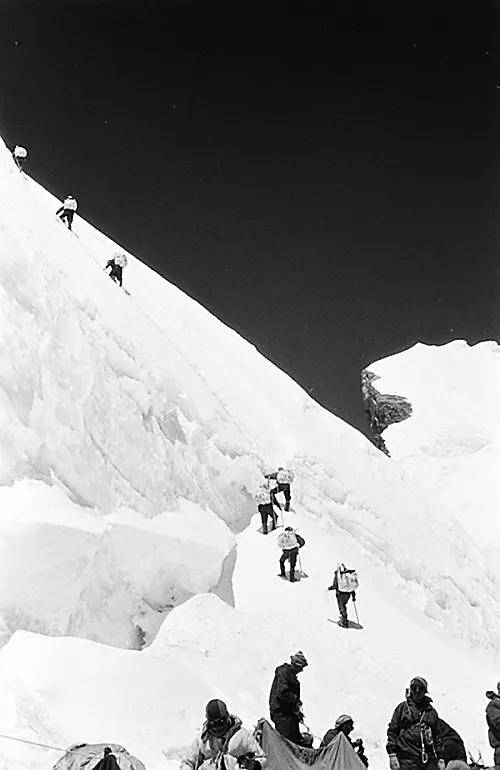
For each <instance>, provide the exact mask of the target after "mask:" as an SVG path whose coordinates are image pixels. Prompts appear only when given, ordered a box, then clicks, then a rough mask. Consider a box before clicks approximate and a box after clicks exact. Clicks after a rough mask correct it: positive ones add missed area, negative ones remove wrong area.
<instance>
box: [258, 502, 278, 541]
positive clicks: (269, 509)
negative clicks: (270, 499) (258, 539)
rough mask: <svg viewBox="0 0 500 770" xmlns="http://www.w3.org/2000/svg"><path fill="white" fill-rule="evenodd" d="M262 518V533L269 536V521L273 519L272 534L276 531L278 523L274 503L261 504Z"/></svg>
mask: <svg viewBox="0 0 500 770" xmlns="http://www.w3.org/2000/svg"><path fill="white" fill-rule="evenodd" d="M259 513H260V518H261V520H262V533H263V534H264V535H267V520H268V518H269V517H271V532H272V531H273V529H276V525H277V523H278V517H277V516H276V513H275V511H274V508H273V504H272V503H261V504H260V505H259Z"/></svg>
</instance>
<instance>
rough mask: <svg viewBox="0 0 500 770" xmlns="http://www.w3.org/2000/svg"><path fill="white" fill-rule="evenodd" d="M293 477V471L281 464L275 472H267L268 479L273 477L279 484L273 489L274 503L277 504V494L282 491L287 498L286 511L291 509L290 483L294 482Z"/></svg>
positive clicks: (272, 498)
mask: <svg viewBox="0 0 500 770" xmlns="http://www.w3.org/2000/svg"><path fill="white" fill-rule="evenodd" d="M293 478H294V476H293V471H291V470H288V469H287V468H282V467H281V466H280V467H279V468H278V470H277V471H276V472H275V473H268V474H266V479H273V480H276V481H277V485H276V486H275V487H274V488H273V489H271V500H272V501H273V503H275V504H277V503H276V495H277V494H279V493H280V492H283V495H284V498H285V511H289V510H290V500H291V494H290V484H291V483H292V481H293Z"/></svg>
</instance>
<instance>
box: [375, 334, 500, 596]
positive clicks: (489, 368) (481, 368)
mask: <svg viewBox="0 0 500 770" xmlns="http://www.w3.org/2000/svg"><path fill="white" fill-rule="evenodd" d="M369 370H370V371H371V372H373V373H374V374H375V375H376V376H377V379H376V380H375V381H374V382H373V387H375V388H376V389H377V390H378V391H379V392H380V393H397V394H399V395H400V396H403V397H404V398H405V399H408V400H409V401H410V403H411V405H412V415H411V417H410V418H409V419H407V420H405V421H404V422H399V423H398V424H394V425H391V426H390V427H388V428H387V430H386V431H385V432H384V434H383V438H384V440H385V442H386V444H387V446H388V448H389V451H390V454H391V456H392V457H393V458H394V459H396V460H398V461H399V463H400V465H401V467H402V468H404V469H405V471H406V472H408V473H411V475H412V476H413V477H414V478H415V479H416V480H417V482H418V483H419V484H421V485H422V486H423V487H424V488H425V489H426V490H428V491H429V493H430V495H431V496H432V499H433V500H434V506H435V507H436V508H439V509H442V510H445V511H447V512H449V513H451V514H452V515H453V516H455V517H456V518H457V519H458V520H459V521H460V522H461V523H462V525H463V526H464V528H465V529H466V530H467V532H468V534H469V535H470V536H471V538H473V540H474V541H475V542H476V543H477V544H478V545H479V546H480V547H481V551H482V553H483V554H486V553H488V554H489V557H490V567H491V569H492V570H496V571H497V572H499V571H500V567H499V564H500V561H499V557H500V545H499V543H500V517H499V516H498V511H499V510H500V484H499V483H498V479H499V475H498V469H499V468H500V399H499V396H498V393H499V387H500V346H499V345H498V344H497V343H496V342H481V343H478V344H476V345H472V346H470V345H468V344H467V343H466V342H464V341H463V340H456V341H454V342H451V343H448V344H447V345H441V346H433V345H422V344H418V345H415V346H414V347H412V348H410V349H409V350H405V351H404V352H402V353H398V354H397V355H394V356H391V357H390V358H386V359H383V360H382V361H377V362H376V363H374V364H371V365H370V367H369ZM480 601H481V600H480V599H479V598H478V602H480Z"/></svg>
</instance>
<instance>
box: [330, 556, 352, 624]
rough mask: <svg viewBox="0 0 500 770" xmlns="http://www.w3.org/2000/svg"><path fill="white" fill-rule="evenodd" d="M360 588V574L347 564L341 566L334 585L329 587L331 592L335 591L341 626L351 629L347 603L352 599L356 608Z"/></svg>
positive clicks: (337, 570) (335, 573)
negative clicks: (357, 590)
mask: <svg viewBox="0 0 500 770" xmlns="http://www.w3.org/2000/svg"><path fill="white" fill-rule="evenodd" d="M358 586H359V580H358V573H357V572H356V570H354V569H347V567H346V566H345V564H339V566H338V567H337V569H336V570H335V572H334V575H333V583H332V585H331V586H328V590H329V591H335V595H336V597H337V604H338V606H339V612H340V619H339V626H341V627H342V628H349V620H348V619H347V603H348V601H349V599H352V601H353V603H354V607H356V589H357V588H358Z"/></svg>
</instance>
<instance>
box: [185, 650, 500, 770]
mask: <svg viewBox="0 0 500 770" xmlns="http://www.w3.org/2000/svg"><path fill="white" fill-rule="evenodd" d="M307 665H308V662H307V660H306V657H305V655H304V653H303V652H302V651H301V650H299V651H298V652H297V653H295V654H294V655H292V656H291V657H290V663H283V664H282V665H280V666H278V667H277V668H276V671H275V674H274V678H273V681H272V684H271V691H270V694H269V712H270V716H271V720H272V722H273V723H274V726H275V729H276V731H277V732H278V733H279V734H280V735H281V737H282V738H284V739H285V740H286V741H288V742H289V744H288V745H290V744H291V745H292V746H296V747H301V748H302V749H304V748H305V749H313V751H316V754H318V753H319V752H318V750H321V749H324V748H325V747H327V746H329V745H330V744H331V742H332V741H333V740H334V739H335V738H336V737H337V736H338V735H339V733H343V735H344V736H345V737H346V739H347V740H348V741H349V743H350V745H351V746H352V748H353V749H354V751H355V753H356V754H357V756H358V758H359V760H360V761H361V762H362V763H363V764H364V765H365V767H368V758H367V756H366V754H365V751H364V746H363V741H362V739H361V738H357V739H356V740H351V737H350V734H351V733H352V731H353V729H354V719H353V717H352V716H350V715H349V714H341V715H340V716H339V717H337V719H336V720H335V724H334V726H333V727H332V728H330V729H329V730H327V732H326V733H325V735H324V736H323V738H322V740H321V742H320V744H319V746H318V747H317V749H316V750H314V747H313V735H312V734H311V733H310V731H309V728H307V727H305V724H304V714H303V711H302V700H301V695H300V683H299V680H298V675H299V674H300V673H301V672H302V671H303V670H304V668H305V667H306V666H307ZM487 697H488V698H490V704H489V705H488V707H487V710H486V718H487V723H488V727H489V739H490V743H491V745H492V747H494V749H495V763H497V762H498V759H499V754H500V725H499V719H500V683H499V684H498V687H497V693H494V692H491V691H490V692H488V693H487ZM205 717H206V719H205V722H204V724H203V727H202V731H201V735H200V737H199V738H197V739H196V740H195V741H194V743H193V744H192V745H191V747H190V749H189V750H188V752H187V754H186V756H185V757H184V759H183V760H182V762H181V765H180V768H181V770H199V768H209V767H213V766H214V763H215V766H216V767H225V768H226V770H229V768H230V767H232V765H231V764H230V763H229V764H228V762H227V758H228V757H232V758H233V759H234V760H235V765H234V766H235V767H236V766H239V767H243V768H247V770H260V769H261V768H262V767H264V766H265V764H266V756H265V754H264V753H263V749H262V746H261V745H260V744H259V743H258V741H257V740H256V738H257V737H259V731H258V730H256V731H255V733H254V734H252V733H250V732H249V731H248V730H246V729H245V728H244V727H243V726H242V723H241V720H240V719H239V718H238V717H236V716H234V715H232V714H230V713H229V712H228V709H227V706H226V704H225V703H224V702H223V701H221V700H211V701H209V703H208V704H207V706H206V711H205ZM301 724H302V725H303V726H304V728H305V730H304V731H301V729H300V726H301ZM386 750H387V754H388V757H389V768H390V770H444V768H445V767H446V768H447V769H448V770H461V769H462V768H464V769H465V770H468V765H467V753H466V750H465V746H464V742H463V740H462V738H461V737H460V735H459V734H458V733H457V731H456V730H454V729H453V727H451V726H450V725H449V724H447V723H446V722H445V721H444V720H443V719H441V718H440V717H439V716H438V713H437V711H436V709H435V708H434V706H433V705H432V699H431V698H430V697H429V694H428V685H427V681H426V680H425V679H424V678H423V677H421V676H416V677H414V678H413V679H412V680H411V682H410V685H409V687H408V688H407V690H406V693H405V699H404V700H403V701H402V702H401V703H399V704H398V705H397V706H396V708H395V709H394V713H393V714H392V717H391V720H390V722H389V725H388V728H387V744H386ZM314 756H315V754H314V753H313V754H311V755H310V756H309V759H308V760H307V761H306V764H309V765H311V764H314ZM221 758H222V759H224V762H223V763H221V761H220V760H221ZM473 764H474V766H475V767H481V765H479V764H478V763H473ZM499 764H500V763H499ZM322 766H323V765H322Z"/></svg>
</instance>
